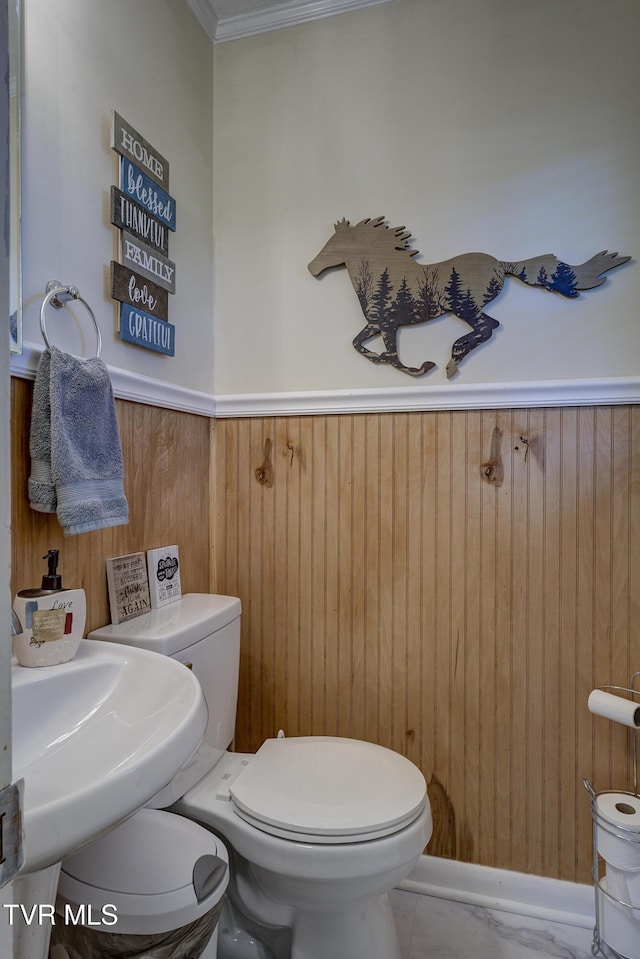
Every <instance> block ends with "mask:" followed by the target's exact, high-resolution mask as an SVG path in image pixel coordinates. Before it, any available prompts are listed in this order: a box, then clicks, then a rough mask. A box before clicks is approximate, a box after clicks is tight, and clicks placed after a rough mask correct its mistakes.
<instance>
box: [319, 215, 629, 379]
mask: <svg viewBox="0 0 640 959" xmlns="http://www.w3.org/2000/svg"><path fill="white" fill-rule="evenodd" d="M384 219H385V218H384V217H383V216H379V217H376V218H375V219H367V220H361V221H360V222H359V223H356V224H355V226H351V224H350V223H349V221H348V220H344V219H343V220H340V222H339V223H336V224H335V232H334V234H333V236H332V237H331V239H330V240H329V241H328V243H327V244H326V245H325V246H324V247H323V248H322V250H321V251H320V253H318V255H317V256H316V257H315V259H313V260H312V261H311V262H310V263H309V265H308V266H309V270H310V272H311V273H312V274H313V276H319V275H320V274H321V273H323V272H324V270H327V269H328V268H329V267H332V266H346V268H347V272H348V274H349V278H350V280H351V282H352V284H353V288H354V290H355V292H356V294H357V297H358V300H359V303H360V307H361V309H362V312H363V314H364V317H365V320H366V325H365V326H364V327H363V329H362V330H360V332H359V333H358V335H357V336H356V337H355V339H354V340H353V345H354V347H355V349H356V350H357V351H358V352H359V353H361V354H362V356H366V358H367V359H368V360H370V361H371V362H372V363H388V364H390V365H391V366H395V367H396V368H397V369H399V370H402V371H403V372H404V373H409V374H410V375H411V376H422V374H423V373H428V372H429V370H432V369H433V368H434V366H435V365H436V364H435V363H432V362H431V361H429V360H427V361H425V362H424V363H422V365H421V366H419V367H415V366H406V365H405V364H404V363H403V362H402V361H401V360H400V358H399V357H398V331H399V329H400V327H402V326H412V325H415V324H417V323H426V322H427V321H428V320H433V319H435V318H436V317H438V316H444V314H445V313H453V314H454V315H455V316H457V317H458V318H459V319H461V320H464V322H465V323H466V324H467V325H468V326H469V327H470V330H471V332H469V333H466V334H465V335H464V336H461V337H459V339H457V340H456V341H455V342H454V344H453V346H452V348H451V359H450V360H449V363H448V364H447V376H448V377H449V378H450V377H452V376H453V375H454V373H456V371H457V369H458V365H459V363H460V362H461V360H463V359H464V357H465V356H467V354H468V353H470V352H471V350H474V349H475V348H476V347H477V346H480V344H481V343H484V342H485V341H486V340H488V339H489V338H490V336H491V334H492V333H493V331H494V330H495V328H496V327H497V326H498V325H499V324H498V321H497V320H495V319H494V318H493V317H492V316H490V315H489V314H488V313H487V312H486V307H487V304H489V303H491V301H492V300H495V298H496V297H497V296H498V294H499V293H500V292H501V291H502V288H503V286H504V281H505V277H507V276H515V277H517V278H518V279H519V280H521V281H522V282H523V283H527V284H528V285H529V286H539V287H542V288H543V289H545V290H551V291H553V292H555V293H559V294H561V295H562V296H566V297H571V298H574V297H576V296H579V294H580V291H581V290H591V289H593V288H594V287H596V286H601V285H602V284H603V283H604V281H605V279H606V277H605V276H604V274H605V273H607V272H608V271H609V270H613V269H614V268H615V267H617V266H621V265H622V264H623V263H626V262H627V260H630V259H631V257H629V256H618V254H617V253H607V251H606V250H604V251H603V252H602V253H596V254H595V256H592V257H591V259H590V260H587V262H586V263H581V264H579V265H578V266H570V265H569V264H568V263H564V262H563V261H562V260H559V259H558V258H557V257H555V256H554V255H553V254H552V253H547V254H544V255H542V256H535V257H532V258H531V259H528V260H517V261H516V260H497V259H496V258H495V257H493V256H490V255H489V254H488V253H464V254H462V255H461V256H456V257H453V258H452V259H451V260H445V261H444V262H442V263H430V264H427V263H416V261H415V260H414V259H413V257H415V256H416V254H417V253H418V250H410V249H409V247H408V242H409V239H410V237H411V233H410V232H409V231H408V230H405V228H404V227H403V226H399V227H395V228H392V227H388V226H386V225H385V223H384ZM377 336H379V337H381V339H382V344H383V347H384V349H383V350H382V352H380V353H375V352H374V351H373V350H370V349H368V347H367V346H366V345H365V344H368V343H369V341H370V340H372V339H374V337H377Z"/></svg>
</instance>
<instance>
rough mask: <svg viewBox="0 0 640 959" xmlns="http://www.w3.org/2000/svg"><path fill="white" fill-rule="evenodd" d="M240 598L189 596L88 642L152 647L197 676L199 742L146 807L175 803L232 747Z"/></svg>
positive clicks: (96, 634)
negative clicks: (202, 707) (201, 708)
mask: <svg viewBox="0 0 640 959" xmlns="http://www.w3.org/2000/svg"><path fill="white" fill-rule="evenodd" d="M241 611H242V607H241V604H240V600H239V599H237V597H235V596H217V595H214V594H211V593H187V594H185V595H184V596H183V597H182V598H181V599H179V600H176V602H175V603H171V604H170V605H168V606H163V607H162V608H161V609H152V610H151V612H149V613H144V614H143V615H142V616H136V617H135V619H129V620H127V621H126V622H125V623H119V624H118V625H117V626H116V625H112V626H103V627H102V628H101V629H95V630H93V632H91V633H89V639H100V640H103V641H106V642H109V643H123V644H125V645H127V646H138V647H140V648H142V649H150V650H152V651H153V652H156V653H161V654H162V655H164V656H171V658H172V659H177V660H178V661H179V662H181V663H184V664H185V665H186V666H188V667H189V668H190V669H193V672H194V673H195V675H196V676H197V678H198V680H199V682H200V685H201V686H202V691H203V693H204V697H205V700H206V702H207V707H208V710H209V721H208V723H207V728H206V730H205V734H204V738H203V740H202V743H201V744H200V746H199V747H198V749H197V750H196V752H195V753H194V754H193V756H192V757H191V759H189V760H188V761H187V762H186V763H185V765H184V766H183V767H182V769H181V770H180V771H179V772H178V773H177V775H176V776H175V777H174V779H173V780H172V781H171V783H169V784H168V785H167V786H166V787H165V789H163V790H162V792H161V793H159V794H158V795H157V796H156V797H155V798H154V799H153V800H152V802H150V803H148V805H150V806H155V807H156V808H165V807H166V806H170V805H171V804H172V803H174V802H176V801H177V800H178V799H180V798H181V797H182V796H184V794H185V792H186V791H187V790H188V789H191V787H192V786H194V785H195V784H196V783H197V782H199V780H200V779H202V777H203V776H204V775H205V774H206V773H207V772H209V770H210V769H212V768H213V767H214V766H215V764H216V763H217V761H218V760H219V759H220V757H221V756H222V755H223V754H224V752H225V750H226V749H227V748H228V747H229V745H230V744H231V741H232V740H233V736H234V730H235V722H236V707H237V702H238V668H239V662H240V613H241Z"/></svg>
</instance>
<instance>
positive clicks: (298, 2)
mask: <svg viewBox="0 0 640 959" xmlns="http://www.w3.org/2000/svg"><path fill="white" fill-rule="evenodd" d="M187 2H188V3H189V6H191V7H192V9H194V12H196V11H195V6H196V5H198V6H201V5H206V3H207V0H187ZM390 2H391V0H289V2H287V3H276V4H274V5H273V6H270V7H268V8H266V9H264V10H255V11H253V12H250V13H241V14H236V15H235V16H232V17H222V18H220V19H219V20H218V23H217V27H216V29H215V32H214V33H213V34H212V33H211V32H210V31H209V30H207V32H208V33H209V36H210V37H211V38H212V39H213V40H214V41H215V42H216V43H225V42H226V41H229V40H240V39H242V38H243V37H252V36H254V35H255V34H258V33H268V32H269V31H270V30H282V29H283V28H284V27H291V26H294V25H295V24H299V23H307V22H309V21H311V20H322V19H324V18H325V17H333V16H336V14H339V13H349V12H350V11H352V10H360V9H362V8H363V7H374V6H377V5H378V4H380V3H390ZM196 16H198V14H197V12H196ZM200 22H201V23H202V20H201V21H200ZM203 26H204V23H203ZM205 29H207V28H206V27H205Z"/></svg>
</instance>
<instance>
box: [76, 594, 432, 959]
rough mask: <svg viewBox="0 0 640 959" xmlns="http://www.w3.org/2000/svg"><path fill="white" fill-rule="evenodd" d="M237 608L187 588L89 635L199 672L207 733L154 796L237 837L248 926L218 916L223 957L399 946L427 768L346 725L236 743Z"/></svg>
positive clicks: (339, 956) (330, 955)
mask: <svg viewBox="0 0 640 959" xmlns="http://www.w3.org/2000/svg"><path fill="white" fill-rule="evenodd" d="M239 620H240V602H239V600H237V599H234V598H232V597H221V596H210V595H205V594H187V595H186V596H184V597H182V599H181V600H179V601H178V602H176V603H173V604H171V606H169V607H165V608H164V609H162V610H153V611H152V612H151V613H147V614H145V615H144V616H140V617H137V618H136V619H134V620H129V621H128V622H126V623H123V624H120V625H118V626H109V627H104V628H103V629H100V630H96V631H95V632H94V633H92V634H91V636H94V637H95V638H99V639H102V640H105V639H106V640H109V641H112V642H125V643H131V644H133V645H138V646H144V647H145V648H147V649H152V650H153V649H155V650H156V651H157V652H161V653H164V654H167V655H172V656H174V657H175V658H178V659H180V660H181V661H182V662H185V663H187V664H188V665H190V666H191V667H192V668H193V670H194V672H195V673H196V676H198V678H199V679H200V682H201V684H202V687H203V691H204V694H205V698H206V700H207V704H208V707H209V725H208V728H207V732H206V733H205V738H204V741H203V744H202V746H201V748H200V749H199V750H198V751H197V753H196V754H194V756H193V757H192V758H191V760H190V761H189V762H188V763H187V764H185V767H183V769H182V770H181V771H180V773H179V774H178V776H177V777H175V779H174V780H173V781H172V782H171V783H170V784H169V785H168V786H167V787H166V788H165V789H164V790H163V791H162V792H161V793H160V794H159V795H158V796H156V797H155V798H154V800H153V801H152V805H154V806H156V807H158V808H165V809H167V808H168V809H169V810H170V811H171V812H173V813H176V814H178V815H180V816H184V817H186V818H188V819H191V820H193V821H195V822H198V823H200V824H201V825H203V826H205V827H206V828H208V829H210V830H211V831H213V832H214V833H216V834H217V835H218V836H219V837H220V838H222V840H223V841H224V842H225V845H226V846H227V848H228V850H229V854H230V864H231V878H230V883H229V896H230V899H231V901H232V903H233V906H234V910H233V913H234V917H235V918H234V921H239V922H240V923H242V922H243V921H246V923H247V928H251V930H252V935H251V936H248V937H245V938H244V939H243V940H242V941H243V942H244V943H245V945H244V946H242V945H240V944H239V940H238V939H234V941H233V943H231V942H230V941H228V942H225V923H224V921H223V922H221V925H220V937H219V944H218V957H219V959H227V957H229V959H231V957H233V959H263V957H264V959H400V951H399V946H398V941H397V937H396V934H395V926H394V922H393V916H392V914H391V907H390V905H389V898H388V893H389V891H390V890H391V889H392V888H393V887H394V886H395V885H396V884H397V883H398V882H400V881H401V880H402V879H404V878H405V877H406V876H407V875H408V874H409V872H410V871H411V869H412V868H413V866H414V865H415V863H416V862H417V860H418V858H419V857H420V855H421V854H422V852H423V850H424V848H425V846H426V844H427V842H428V841H429V838H430V836H431V830H432V820H431V809H430V806H429V800H428V797H427V789H426V783H425V780H424V777H423V775H422V773H421V772H420V770H419V769H418V768H417V767H416V766H415V765H414V764H413V763H411V762H410V761H409V760H408V759H406V758H405V757H403V756H401V755H400V754H398V753H396V752H394V751H393V750H390V749H387V748H385V747H383V746H379V745H377V744H374V743H369V742H363V741H360V740H354V739H345V738H339V737H328V736H309V737H284V736H279V737H277V738H273V739H267V740H266V741H265V742H264V743H263V745H262V746H261V747H260V748H259V749H258V751H257V752H256V753H255V754H240V753H232V752H229V751H228V746H229V744H230V742H231V738H232V735H233V726H234V721H235V709H236V696H237V676H238V659H239V635H240V622H239ZM283 930H284V931H285V932H286V935H283ZM283 943H284V944H285V945H283ZM243 949H244V951H243Z"/></svg>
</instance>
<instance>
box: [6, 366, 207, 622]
mask: <svg viewBox="0 0 640 959" xmlns="http://www.w3.org/2000/svg"><path fill="white" fill-rule="evenodd" d="M32 395H33V384H32V383H30V382H27V381H25V380H21V379H15V378H14V379H12V380H11V442H12V449H11V490H12V511H11V512H12V519H11V526H12V529H11V553H12V556H11V572H12V590H13V592H14V593H15V592H16V591H17V590H19V589H25V588H27V587H29V586H39V585H40V581H41V579H42V574H43V571H45V572H46V563H45V562H44V561H43V559H42V558H41V557H42V556H43V555H44V554H45V553H46V552H47V550H48V549H59V550H60V572H61V573H62V582H63V585H64V586H82V587H83V588H84V589H85V590H86V593H87V631H89V630H91V629H96V628H97V627H98V626H104V625H105V624H106V623H109V622H110V621H111V618H110V614H109V601H108V597H107V580H106V573H105V565H104V561H105V559H106V558H107V557H109V556H119V555H121V554H122V553H132V552H138V551H142V550H146V549H152V548H153V547H155V546H170V545H172V544H174V543H177V544H178V547H179V549H180V563H181V575H182V584H183V589H184V591H185V592H187V591H190V592H207V591H208V589H209V587H210V562H209V558H210V549H209V540H210V524H209V517H210V479H209V467H210V432H211V426H210V420H209V419H207V418H206V417H204V416H195V415H193V414H189V413H180V412H176V411H174V410H165V409H159V408H158V407H154V406H145V405H142V404H138V403H129V402H125V401H120V400H116V412H117V416H118V424H119V427H120V437H121V441H122V451H123V457H124V473H125V492H126V495H127V501H128V503H129V524H128V525H127V526H114V527H113V528H112V529H105V530H98V531H96V532H94V533H83V534H81V535H79V536H66V537H65V536H63V535H62V530H61V528H60V524H59V523H58V520H57V517H56V516H55V515H47V514H44V513H37V512H35V511H34V510H32V509H31V508H30V506H29V501H28V498H27V479H28V475H29V467H30V460H29V427H30V422H31V399H32Z"/></svg>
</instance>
